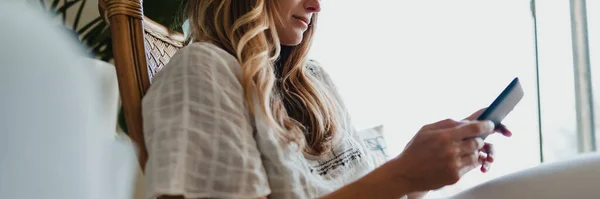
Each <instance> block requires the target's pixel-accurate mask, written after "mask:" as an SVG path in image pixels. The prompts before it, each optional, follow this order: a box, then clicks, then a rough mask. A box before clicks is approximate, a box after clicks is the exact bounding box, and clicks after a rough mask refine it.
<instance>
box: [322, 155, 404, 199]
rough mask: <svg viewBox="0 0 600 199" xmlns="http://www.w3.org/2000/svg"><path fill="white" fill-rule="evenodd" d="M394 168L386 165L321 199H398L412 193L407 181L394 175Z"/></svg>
mask: <svg viewBox="0 0 600 199" xmlns="http://www.w3.org/2000/svg"><path fill="white" fill-rule="evenodd" d="M394 169H395V168H394V166H393V165H391V164H389V162H388V163H386V164H384V165H382V166H381V167H379V168H377V169H375V170H374V171H373V172H371V173H369V174H367V175H365V176H364V177H362V178H361V179H359V180H357V181H355V182H353V183H351V184H349V185H346V186H344V187H342V188H341V189H339V190H337V191H335V192H333V193H331V194H329V195H326V196H324V197H322V198H320V199H342V198H354V199H363V198H365V199H367V198H368V199H371V198H378V199H388V198H389V199H398V198H401V197H403V196H405V195H406V194H408V193H410V190H409V184H408V182H407V181H405V180H402V179H400V178H398V177H397V176H395V175H393V173H395V172H394Z"/></svg>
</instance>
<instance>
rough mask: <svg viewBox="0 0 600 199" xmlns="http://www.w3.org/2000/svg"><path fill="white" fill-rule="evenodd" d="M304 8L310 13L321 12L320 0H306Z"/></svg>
mask: <svg viewBox="0 0 600 199" xmlns="http://www.w3.org/2000/svg"><path fill="white" fill-rule="evenodd" d="M304 9H306V11H308V12H310V13H315V12H321V0H307V1H306V2H305V3H304Z"/></svg>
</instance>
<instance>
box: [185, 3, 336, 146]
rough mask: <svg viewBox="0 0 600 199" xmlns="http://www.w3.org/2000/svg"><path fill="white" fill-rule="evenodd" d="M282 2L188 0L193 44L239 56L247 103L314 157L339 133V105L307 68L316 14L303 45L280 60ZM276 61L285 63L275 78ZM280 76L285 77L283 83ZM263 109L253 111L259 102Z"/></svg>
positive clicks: (279, 132) (284, 136) (281, 134)
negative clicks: (208, 45) (209, 45)
mask: <svg viewBox="0 0 600 199" xmlns="http://www.w3.org/2000/svg"><path fill="white" fill-rule="evenodd" d="M276 3H278V0H188V5H187V7H188V9H187V11H188V16H187V17H188V19H189V22H190V23H189V24H190V29H191V34H190V36H191V37H192V40H193V41H202V42H210V43H213V44H215V45H217V46H219V47H221V48H223V49H224V50H225V51H227V52H229V53H230V54H232V55H234V56H235V57H236V58H237V60H238V62H239V63H240V65H241V67H242V78H241V84H242V86H243V89H244V100H245V103H246V105H247V106H248V108H249V110H250V111H251V112H252V113H253V114H257V113H259V112H262V114H264V115H265V116H266V118H267V121H266V122H267V123H268V125H269V126H270V127H272V128H273V129H275V130H276V132H277V134H278V136H279V138H281V139H282V140H283V141H286V142H296V143H297V144H298V145H299V146H300V149H303V150H304V152H306V153H308V154H311V155H320V154H323V153H324V152H326V151H328V150H330V149H331V142H332V140H333V137H334V135H335V133H336V132H337V131H338V129H339V127H338V126H339V124H340V123H339V122H338V121H339V120H338V119H339V116H338V115H337V114H336V108H337V106H336V104H335V101H334V99H333V98H332V96H331V95H330V94H329V93H328V92H327V91H326V90H327V89H326V88H325V87H324V85H323V84H322V83H320V82H319V81H318V80H317V79H315V77H313V76H312V75H310V74H309V71H308V69H307V68H306V67H305V66H306V64H307V63H306V60H307V58H306V57H307V54H308V51H309V49H310V46H311V42H312V37H313V33H314V30H315V24H316V19H317V16H316V14H314V16H313V19H312V21H311V26H310V27H309V28H308V30H306V31H305V33H304V39H303V41H302V42H301V43H300V44H299V45H297V46H294V47H291V51H290V53H289V55H288V56H286V57H280V52H281V46H280V42H279V37H278V35H277V30H276V26H275V22H276V20H279V15H278V13H277V9H276V7H277V5H276ZM275 62H281V63H282V71H281V74H279V75H276V72H275ZM278 77H280V78H279V79H278ZM255 103H257V104H259V105H260V106H259V107H260V110H257V109H256V108H254V104H255Z"/></svg>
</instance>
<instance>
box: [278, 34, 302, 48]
mask: <svg viewBox="0 0 600 199" xmlns="http://www.w3.org/2000/svg"><path fill="white" fill-rule="evenodd" d="M279 39H280V42H281V45H284V46H297V45H299V44H300V43H302V40H303V39H304V35H303V34H302V33H300V34H294V35H290V36H288V37H285V38H279Z"/></svg>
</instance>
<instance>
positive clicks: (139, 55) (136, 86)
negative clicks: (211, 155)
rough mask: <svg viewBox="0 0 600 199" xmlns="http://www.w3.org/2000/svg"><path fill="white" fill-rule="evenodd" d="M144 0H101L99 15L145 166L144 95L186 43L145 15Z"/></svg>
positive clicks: (130, 129)
mask: <svg viewBox="0 0 600 199" xmlns="http://www.w3.org/2000/svg"><path fill="white" fill-rule="evenodd" d="M142 5H143V4H142V0H99V10H100V14H101V15H102V16H103V17H104V19H105V20H106V22H107V23H109V24H110V31H111V37H112V44H113V54H114V63H115V67H116V71H117V78H118V82H119V93H120V96H121V102H122V106H123V109H124V112H125V121H126V123H127V129H128V134H129V136H130V137H131V139H132V140H133V142H134V143H135V144H136V145H137V147H138V161H139V164H140V166H141V169H142V170H144V169H145V165H146V161H147V160H148V152H147V150H146V144H145V142H144V129H143V124H142V98H143V97H144V95H145V94H146V92H147V91H148V88H150V84H151V81H152V77H153V76H154V74H156V73H157V72H158V71H160V69H162V67H164V66H165V65H166V63H167V62H168V61H169V59H170V58H171V57H172V56H173V54H175V51H177V50H178V49H180V48H182V47H183V45H184V43H185V37H184V36H183V34H181V33H178V32H174V31H171V30H169V29H168V28H166V27H164V26H162V25H160V24H158V23H156V22H154V21H152V20H151V19H149V18H147V17H145V16H144V12H143V6H142Z"/></svg>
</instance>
